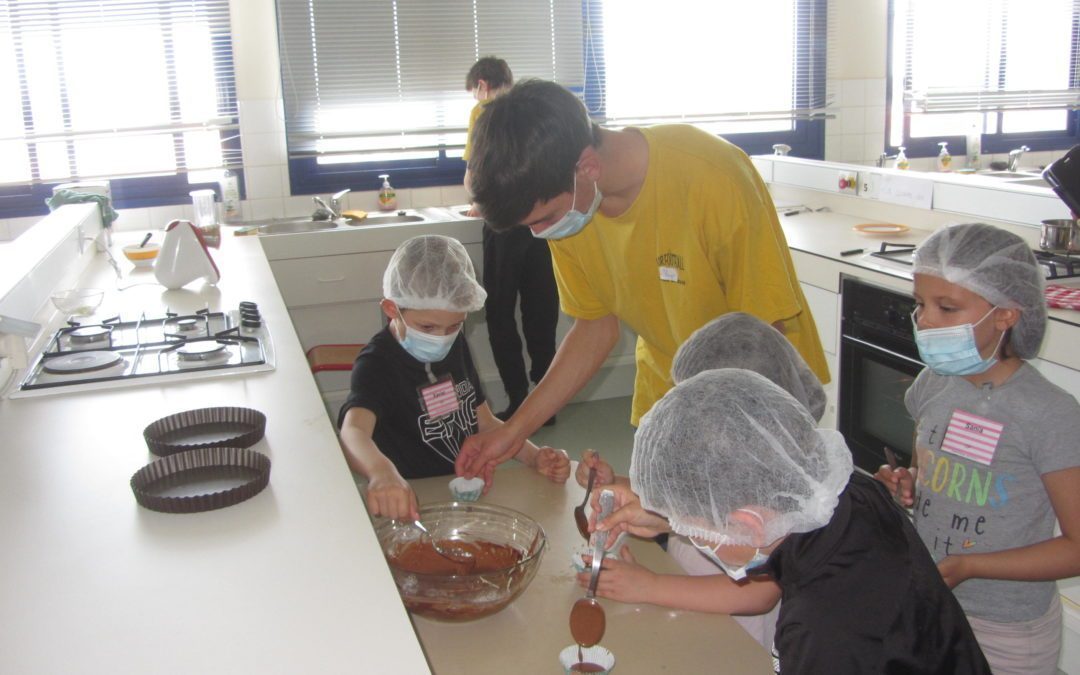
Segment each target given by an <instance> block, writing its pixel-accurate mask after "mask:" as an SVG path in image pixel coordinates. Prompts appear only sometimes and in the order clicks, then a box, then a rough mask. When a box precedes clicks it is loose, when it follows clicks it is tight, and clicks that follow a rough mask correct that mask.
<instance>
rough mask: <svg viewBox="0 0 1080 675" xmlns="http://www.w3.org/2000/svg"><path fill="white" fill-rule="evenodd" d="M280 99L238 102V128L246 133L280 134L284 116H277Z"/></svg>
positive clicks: (282, 129)
mask: <svg viewBox="0 0 1080 675" xmlns="http://www.w3.org/2000/svg"><path fill="white" fill-rule="evenodd" d="M279 103H280V99H248V100H241V101H239V106H240V127H241V129H242V130H243V131H244V132H246V133H254V134H270V133H282V132H283V131H284V129H285V124H284V121H283V120H284V116H283V115H281V116H279V112H280V110H281V108H280V106H279Z"/></svg>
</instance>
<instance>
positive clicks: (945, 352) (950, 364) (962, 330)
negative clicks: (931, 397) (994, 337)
mask: <svg viewBox="0 0 1080 675" xmlns="http://www.w3.org/2000/svg"><path fill="white" fill-rule="evenodd" d="M995 309H997V308H996V307H991V308H990V311H989V312H987V313H986V314H985V315H983V318H981V319H979V320H978V321H976V322H975V323H973V324H971V323H965V324H962V325H959V326H949V327H947V328H925V329H923V330H919V329H918V328H915V344H916V345H917V346H918V348H919V356H920V357H922V360H923V363H925V364H926V365H927V366H929V368H930V370H932V371H934V372H935V373H937V374H939V375H978V374H979V373H985V372H986V371H987V370H989V369H990V367H991V366H993V365H994V364H995V363H997V352H998V349H999V348H1000V347H1001V341H1002V340H1003V339H1004V338H1005V333H1004V332H1002V334H1001V337H1000V338H998V344H997V346H996V347H994V353H993V354H991V355H990V356H989V357H988V358H985V359H984V358H983V357H982V354H980V353H979V346H978V344H976V342H975V326H978V325H979V324H980V323H982V322H983V321H985V320H986V317H988V316H990V314H991V313H992V312H993V311H994V310H995ZM918 311H919V310H918V309H916V310H915V311H914V312H912V313H911V325H912V326H915V325H916V318H915V315H916V314H917V313H918Z"/></svg>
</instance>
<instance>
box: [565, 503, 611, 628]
mask: <svg viewBox="0 0 1080 675" xmlns="http://www.w3.org/2000/svg"><path fill="white" fill-rule="evenodd" d="M614 506H615V493H614V492H612V491H611V490H604V491H603V492H601V493H600V513H599V514H598V515H597V518H596V522H600V521H602V520H603V519H604V518H607V517H608V515H610V514H611V510H612V508H613V507H614ZM608 534H610V533H609V532H594V533H593V553H592V572H591V576H590V578H589V589H588V591H586V592H585V597H584V598H582V599H580V600H578V601H577V602H575V603H574V606H573V607H572V608H571V609H570V635H572V636H573V637H574V641H575V642H577V643H578V645H580V646H582V647H592V646H593V645H595V644H597V643H599V642H600V639H601V638H603V637H604V629H605V628H606V627H607V617H606V616H605V615H604V608H603V607H601V606H600V603H599V602H597V601H596V584H597V583H598V582H599V580H600V564H601V561H603V559H604V545H605V544H606V543H607V539H608Z"/></svg>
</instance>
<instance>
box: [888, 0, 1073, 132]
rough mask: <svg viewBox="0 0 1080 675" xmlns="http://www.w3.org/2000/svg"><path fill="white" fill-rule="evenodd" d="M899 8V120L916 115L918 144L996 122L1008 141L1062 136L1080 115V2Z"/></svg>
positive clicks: (988, 1) (1029, 0)
mask: <svg viewBox="0 0 1080 675" xmlns="http://www.w3.org/2000/svg"><path fill="white" fill-rule="evenodd" d="M893 2H894V30H893V35H894V53H893V56H892V62H893V73H892V78H893V87H894V94H893V101H894V114H896V113H902V114H906V115H909V116H911V118H912V129H911V133H912V135H913V136H918V135H923V134H921V133H919V129H920V127H921V128H922V129H923V130H924V131H926V132H927V135H929V134H930V133H933V132H948V121H949V120H954V121H956V122H959V121H964V120H966V121H967V122H968V123H969V124H970V123H971V122H972V120H974V121H975V123H976V124H978V125H979V126H980V128H982V124H983V120H982V116H983V115H987V114H996V113H1002V114H1004V116H1005V119H1004V123H1003V127H1002V129H1001V130H1002V131H1004V132H1009V131H1037V130H1043V129H1054V128H1062V127H1064V125H1065V119H1066V118H1065V115H1063V114H1062V111H1065V110H1070V109H1076V108H1078V107H1080V88H1078V85H1080V70H1078V69H1080V51H1078V46H1080V40H1078V36H1080V33H1078V31H1080V23H1078V19H1080V11H1078V8H1080V3H1078V2H1076V0H948V1H945V0H893ZM928 116H943V117H944V119H942V120H939V121H938V122H934V121H932V120H928V119H926V117H928ZM920 117H922V118H923V119H919V118H920ZM1010 123H1011V124H1010ZM895 126H896V125H894V128H895ZM1010 126H1011V128H1010ZM965 128H966V127H965V126H963V125H959V124H957V125H954V127H953V129H954V131H953V133H963V130H964V129H965ZM956 129H959V132H957V131H956ZM986 130H987V131H992V129H989V128H988V129H986ZM894 137H895V134H894ZM894 140H895V138H894Z"/></svg>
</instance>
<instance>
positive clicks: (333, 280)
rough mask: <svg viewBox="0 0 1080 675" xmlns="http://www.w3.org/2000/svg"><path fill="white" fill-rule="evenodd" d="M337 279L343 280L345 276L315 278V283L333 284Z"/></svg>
mask: <svg viewBox="0 0 1080 675" xmlns="http://www.w3.org/2000/svg"><path fill="white" fill-rule="evenodd" d="M339 281H345V277H333V278H330V279H316V280H315V283H319V284H333V283H337V282H339Z"/></svg>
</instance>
